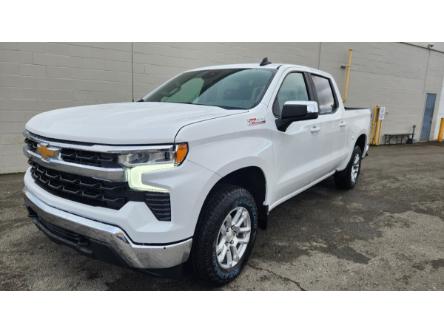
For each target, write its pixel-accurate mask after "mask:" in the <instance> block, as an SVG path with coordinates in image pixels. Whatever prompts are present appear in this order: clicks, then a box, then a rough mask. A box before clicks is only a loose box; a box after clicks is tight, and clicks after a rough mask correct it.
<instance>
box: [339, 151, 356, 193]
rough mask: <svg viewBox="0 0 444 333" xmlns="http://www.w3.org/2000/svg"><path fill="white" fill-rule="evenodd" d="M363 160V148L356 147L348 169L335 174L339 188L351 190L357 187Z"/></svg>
mask: <svg viewBox="0 0 444 333" xmlns="http://www.w3.org/2000/svg"><path fill="white" fill-rule="evenodd" d="M361 159H362V151H361V148H359V146H355V148H354V149H353V153H352V156H351V158H350V161H349V162H348V164H347V167H346V168H345V169H344V170H342V171H339V172H336V174H335V183H336V186H337V187H338V188H341V189H346V190H349V189H352V188H353V187H355V185H356V183H357V182H358V177H359V174H360V172H361Z"/></svg>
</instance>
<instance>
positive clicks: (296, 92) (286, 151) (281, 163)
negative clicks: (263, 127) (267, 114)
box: [273, 72, 322, 203]
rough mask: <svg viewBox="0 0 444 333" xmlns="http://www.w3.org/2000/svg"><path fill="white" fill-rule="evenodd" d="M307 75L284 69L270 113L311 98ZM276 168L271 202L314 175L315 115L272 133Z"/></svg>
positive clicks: (317, 130) (316, 150)
mask: <svg viewBox="0 0 444 333" xmlns="http://www.w3.org/2000/svg"><path fill="white" fill-rule="evenodd" d="M307 82H309V80H308V76H307V74H306V73H302V72H290V73H288V74H287V75H286V76H285V78H284V80H283V81H282V84H281V86H280V88H279V91H278V93H277V94H276V97H275V100H274V102H273V114H274V116H275V117H276V118H279V117H280V115H281V112H282V107H283V105H284V103H285V102H288V101H294V102H297V101H310V100H314V98H312V94H311V92H310V89H309V88H308V84H307ZM274 136H275V138H274V142H275V143H276V144H275V145H274V154H275V170H276V174H275V177H276V198H275V202H277V203H279V202H280V201H283V200H285V199H286V198H288V197H289V196H291V195H293V194H295V193H296V192H297V191H299V190H301V189H303V188H304V187H305V186H307V185H308V184H310V183H311V182H313V181H314V180H315V179H316V176H317V174H316V172H317V171H316V169H317V168H316V166H315V164H316V162H317V161H318V160H319V159H320V158H321V154H322V140H321V137H320V127H319V125H318V120H317V119H310V120H302V121H294V122H292V123H291V124H290V125H289V126H288V128H287V129H286V130H285V131H280V130H278V129H276V131H275V133H274Z"/></svg>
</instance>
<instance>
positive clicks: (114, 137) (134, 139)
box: [26, 102, 242, 145]
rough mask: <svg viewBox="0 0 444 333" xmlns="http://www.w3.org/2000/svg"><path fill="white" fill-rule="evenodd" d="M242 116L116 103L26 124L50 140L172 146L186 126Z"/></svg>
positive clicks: (183, 107)
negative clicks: (167, 144) (170, 144)
mask: <svg viewBox="0 0 444 333" xmlns="http://www.w3.org/2000/svg"><path fill="white" fill-rule="evenodd" d="M239 112H242V111H240V110H237V111H236V110H225V109H222V108H219V107H216V106H203V105H192V104H178V103H154V102H143V103H114V104H101V105H88V106H79V107H72V108H65V109H58V110H53V111H48V112H44V113H41V114H39V115H37V116H35V117H33V118H32V119H31V120H29V121H28V123H27V124H26V129H27V130H28V131H30V132H31V133H34V134H37V135H41V136H44V137H47V138H52V139H60V140H69V141H78V142H90V143H103V144H119V145H122V144H153V143H172V142H173V141H174V138H175V136H176V134H177V132H178V131H179V129H181V128H182V127H183V126H186V125H189V124H191V123H195V122H201V121H205V120H209V119H214V118H218V117H224V116H227V115H231V114H235V113H239Z"/></svg>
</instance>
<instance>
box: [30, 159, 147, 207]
mask: <svg viewBox="0 0 444 333" xmlns="http://www.w3.org/2000/svg"><path fill="white" fill-rule="evenodd" d="M30 164H31V166H32V169H31V174H32V177H33V178H34V180H35V181H36V183H37V184H38V185H39V186H40V187H42V188H44V189H45V190H46V191H48V192H50V193H52V194H55V195H57V196H60V197H62V198H65V199H69V200H73V201H77V202H81V203H85V204H88V205H92V206H100V207H106V208H111V209H120V208H122V207H123V205H125V204H126V203H127V202H128V201H130V200H133V201H143V199H144V198H143V192H136V191H131V190H130V189H129V187H128V184H127V183H118V182H108V181H103V180H98V179H95V178H91V177H84V176H78V175H74V174H68V173H65V172H61V171H57V170H52V169H48V168H46V167H44V166H41V165H39V164H37V163H35V162H32V161H30Z"/></svg>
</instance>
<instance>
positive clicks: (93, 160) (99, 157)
mask: <svg viewBox="0 0 444 333" xmlns="http://www.w3.org/2000/svg"><path fill="white" fill-rule="evenodd" d="M60 157H61V158H62V160H64V161H66V162H71V163H76V164H84V165H92V166H96V167H101V168H120V167H121V166H120V165H119V163H118V161H117V159H118V156H117V154H110V153H99V152H94V151H86V150H76V149H69V148H62V150H61V152H60Z"/></svg>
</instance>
